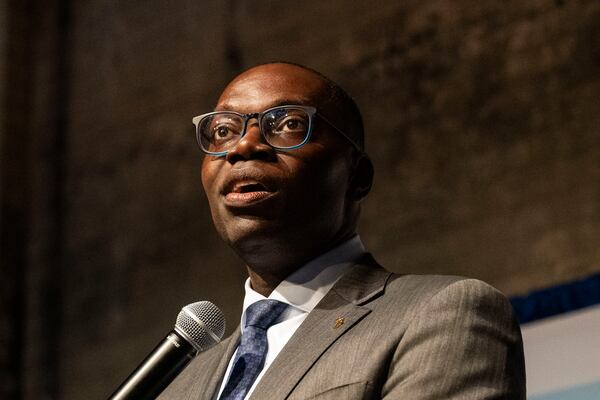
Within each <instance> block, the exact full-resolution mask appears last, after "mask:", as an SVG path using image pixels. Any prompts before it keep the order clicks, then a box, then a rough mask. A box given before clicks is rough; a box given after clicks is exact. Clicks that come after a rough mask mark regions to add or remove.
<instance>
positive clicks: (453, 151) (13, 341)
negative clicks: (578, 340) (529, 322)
mask: <svg viewBox="0 0 600 400" xmlns="http://www.w3.org/2000/svg"><path fill="white" fill-rule="evenodd" d="M0 10H1V12H0V14H1V15H0V17H1V18H0V19H1V20H2V21H8V23H7V24H5V25H4V24H3V25H2V26H3V27H2V28H0V29H2V35H4V36H3V39H2V40H1V41H0V43H2V46H3V49H2V50H3V56H2V58H0V63H1V65H0V71H2V74H3V78H2V81H3V84H2V86H1V87H0V88H1V91H0V94H1V95H2V102H0V104H1V105H2V110H1V111H0V113H1V114H0V115H2V118H1V119H0V121H2V131H0V135H1V136H0V154H2V160H1V162H0V165H1V167H2V170H1V175H0V176H1V180H0V196H1V199H2V208H1V211H0V226H1V227H2V230H1V233H2V237H1V239H2V251H3V253H2V255H1V256H2V271H1V274H2V276H0V280H2V281H3V283H2V288H3V293H2V300H3V304H2V308H1V309H0V321H1V322H2V329H1V330H0V341H1V342H2V343H1V344H2V345H0V349H2V350H0V362H1V363H2V364H1V365H2V372H1V374H2V375H1V376H0V397H1V398H3V399H4V398H6V399H17V398H24V399H65V400H68V399H81V398H87V399H96V398H98V399H101V398H105V397H107V396H108V394H109V393H110V392H111V390H113V389H114V388H115V387H116V385H118V384H119V383H120V381H121V380H122V379H123V378H125V376H126V375H127V373H129V372H130V371H131V369H132V368H133V367H134V366H135V365H137V363H138V362H139V361H141V359H142V357H143V356H144V355H145V354H146V353H147V352H148V351H149V350H150V349H151V348H152V346H153V345H154V344H156V342H157V341H158V340H160V339H161V338H162V336H163V335H164V334H165V333H166V332H167V331H168V330H169V329H170V328H171V327H172V325H173V322H174V318H175V316H176V314H177V312H178V310H179V308H180V307H181V306H182V305H185V304H187V303H190V302H192V301H196V300H200V299H207V300H211V301H213V302H215V303H216V304H218V305H219V306H220V307H221V308H222V309H223V310H224V312H225V314H226V317H227V320H228V332H230V331H231V330H232V329H233V328H235V326H236V325H237V319H238V318H239V312H240V306H241V298H242V283H243V280H244V278H245V276H244V270H243V268H242V265H241V262H240V260H239V259H237V258H236V257H235V256H234V255H233V254H232V253H231V251H230V250H229V249H228V248H226V247H225V245H223V244H222V243H221V242H220V240H219V239H218V237H217V236H216V234H215V232H214V229H213V227H212V222H211V220H210V216H209V211H208V206H207V204H206V201H205V199H204V196H203V193H202V189H201V187H200V181H199V164H200V162H201V158H202V155H201V154H200V151H199V150H198V149H197V147H196V145H195V141H194V134H193V129H192V125H191V117H192V116H194V115H198V114H201V113H203V112H206V111H208V110H210V109H211V108H212V106H213V104H214V102H215V100H216V98H217V96H218V95H219V93H220V90H221V89H222V88H223V86H224V85H225V84H226V83H227V82H228V80H230V79H231V78H232V77H233V76H234V75H235V74H236V73H238V72H240V71H241V70H242V69H244V68H247V67H249V66H252V65H255V64H258V63H262V62H267V61H274V60H287V61H292V62H298V63H301V64H306V65H308V66H311V67H313V68H315V69H317V70H319V71H321V72H323V73H324V74H326V75H328V76H330V77H331V78H332V79H334V80H336V81H337V82H339V83H340V84H341V85H342V86H343V87H345V88H347V89H348V91H349V92H350V93H351V94H352V95H353V96H354V97H355V99H356V100H357V102H358V104H359V105H360V106H361V108H362V110H363V114H364V115H363V116H364V119H365V122H366V128H367V150H368V153H369V154H370V155H371V157H372V159H373V161H374V163H375V168H376V180H375V185H374V188H373V192H372V193H371V195H370V196H369V198H368V199H367V200H366V202H365V204H364V208H363V218H362V225H361V230H360V232H361V236H362V238H363V240H364V242H365V243H366V244H367V247H368V248H369V249H370V250H371V251H372V252H373V253H374V254H375V256H376V258H377V259H378V260H379V261H380V262H381V263H382V264H384V265H385V266H386V267H388V268H389V269H391V270H394V271H397V272H402V273H446V274H461V275H468V276H472V277H477V278H480V279H483V280H486V281H487V282H489V283H491V284H493V285H495V286H496V287H498V288H499V289H501V290H503V291H504V292H505V293H506V294H508V295H513V294H519V293H525V292H527V291H529V290H532V289H535V288H540V287H544V286H547V285H552V284H556V283H559V282H563V281H566V280H571V279H576V278H578V277H582V276H586V275H588V274H590V273H592V272H595V271H600V246H598V243H600V132H599V130H600V95H599V94H600V2H598V1H596V0H587V1H586V0H579V1H560V0H554V1H552V0H526V1H503V2H499V1H472V0H459V1H454V2H447V1H434V0H428V1H403V2H397V1H378V2H372V1H341V0H333V1H327V2H322V1H317V0H310V1H304V2H302V3H301V4H300V3H298V2H296V3H294V2H280V1H279V2H275V1H266V0H255V1H246V0H227V1H222V0H209V1H201V2H199V1H186V0H177V1H171V2H165V1H163V2H161V1H127V2H125V1H122V2H117V1H109V0H87V1H59V0H53V1H46V2H38V1H34V0H30V1H25V2H17V1H3V2H2V7H1V8H0ZM7 346H8V347H7ZM7 348H10V349H13V350H11V351H8V350H6V349H7Z"/></svg>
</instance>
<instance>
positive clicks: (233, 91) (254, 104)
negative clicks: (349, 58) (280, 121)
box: [216, 65, 326, 113]
mask: <svg viewBox="0 0 600 400" xmlns="http://www.w3.org/2000/svg"><path fill="white" fill-rule="evenodd" d="M325 87H326V85H325V82H324V80H323V79H322V78H321V77H319V76H318V75H316V74H314V73H312V72H310V71H306V70H304V69H301V68H299V67H295V66H291V65H290V66H288V65H267V66H261V67H256V68H253V69H251V70H249V71H246V72H244V73H243V74H241V75H239V76H238V77H237V78H235V79H234V80H233V81H232V82H231V83H230V84H229V85H227V87H226V88H225V90H224V91H223V93H222V94H221V97H220V98H219V101H218V103H217V107H216V109H217V110H234V111H238V112H242V113H249V112H259V111H263V110H266V109H267V108H270V107H274V106H277V105H282V104H300V105H311V106H316V107H318V106H319V104H317V103H318V102H319V99H320V98H322V95H323V93H324V89H325Z"/></svg>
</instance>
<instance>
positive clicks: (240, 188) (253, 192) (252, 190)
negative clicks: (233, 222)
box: [225, 181, 275, 206]
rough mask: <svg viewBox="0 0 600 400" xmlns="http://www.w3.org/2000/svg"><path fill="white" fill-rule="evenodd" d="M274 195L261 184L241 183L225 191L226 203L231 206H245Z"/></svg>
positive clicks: (255, 182) (254, 182)
mask: <svg viewBox="0 0 600 400" xmlns="http://www.w3.org/2000/svg"><path fill="white" fill-rule="evenodd" d="M274 193H275V192H274V191H272V190H270V189H269V188H267V187H266V186H265V185H264V184H262V183H261V182H257V181H240V182H235V183H234V184H233V185H232V186H231V187H230V188H228V189H227V190H226V191H225V201H226V203H227V204H228V205H231V206H245V205H249V204H251V203H256V202H259V201H261V200H264V199H266V198H268V197H271V196H272V195H273V194H274Z"/></svg>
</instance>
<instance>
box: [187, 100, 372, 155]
mask: <svg viewBox="0 0 600 400" xmlns="http://www.w3.org/2000/svg"><path fill="white" fill-rule="evenodd" d="M280 108H284V109H286V108H295V109H301V110H303V111H304V112H306V114H307V115H308V128H307V132H306V137H305V138H304V140H303V141H302V143H299V144H297V145H294V146H290V147H278V146H274V145H272V144H271V143H269V141H268V139H267V137H266V136H265V132H264V131H263V129H262V119H263V117H264V116H265V114H267V113H269V112H271V111H273V110H276V109H280ZM222 113H229V114H234V115H237V116H239V117H241V118H242V120H243V122H244V125H243V126H242V131H241V133H240V135H239V139H238V141H237V142H236V145H237V143H239V141H240V140H242V138H243V137H244V136H245V135H246V133H247V132H248V121H250V120H251V119H256V120H257V122H258V127H259V128H260V134H261V136H262V138H263V139H264V141H265V143H266V144H268V145H269V146H271V147H272V148H273V149H275V150H277V151H290V150H296V149H298V148H300V147H302V146H304V145H305V144H306V143H308V141H309V140H310V138H311V136H312V129H313V120H314V117H315V116H317V117H319V118H321V119H322V120H323V121H324V122H326V123H327V125H329V126H330V127H332V128H333V129H335V130H336V131H337V132H338V133H339V134H340V135H342V137H344V138H345V139H346V140H347V141H348V142H350V144H352V146H353V147H354V148H355V149H356V150H357V151H358V152H360V153H362V152H363V150H362V149H361V148H360V146H359V145H358V144H356V143H355V142H354V140H353V139H351V138H350V136H349V135H347V134H346V133H345V132H344V131H342V130H341V129H340V128H338V127H337V126H335V125H334V124H333V123H332V122H331V121H329V120H328V119H327V118H325V117H324V116H323V114H320V113H318V112H317V108H316V107H312V106H302V105H294V104H285V105H280V106H275V107H270V108H267V109H266V110H264V111H262V112H254V113H248V114H242V113H239V112H237V111H228V110H222V111H211V112H208V113H205V114H201V115H198V116H195V117H193V118H192V123H193V124H194V126H195V127H196V142H197V143H198V146H199V147H200V150H202V151H203V152H204V153H205V154H208V155H211V156H215V157H222V156H225V155H227V154H229V152H230V151H231V150H226V151H217V152H213V151H208V150H205V149H204V147H203V146H202V142H201V140H200V132H199V126H200V121H202V120H203V119H204V118H206V117H210V116H211V115H217V114H222ZM234 147H235V146H234Z"/></svg>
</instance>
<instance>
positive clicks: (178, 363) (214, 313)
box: [109, 301, 225, 400]
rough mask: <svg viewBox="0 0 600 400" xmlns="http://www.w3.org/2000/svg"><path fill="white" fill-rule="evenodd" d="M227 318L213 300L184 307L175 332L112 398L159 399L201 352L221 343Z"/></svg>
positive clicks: (178, 317) (112, 399) (131, 399)
mask: <svg viewBox="0 0 600 400" xmlns="http://www.w3.org/2000/svg"><path fill="white" fill-rule="evenodd" d="M224 332H225V317H224V316H223V313H222V312H221V310H219V308H218V307H217V306H215V305H214V304H213V303H211V302H209V301H199V302H197V303H192V304H188V305H187V306H185V307H183V308H182V309H181V311H180V312H179V315H178V316H177V321H176V322H175V329H173V330H172V331H171V332H170V333H169V334H168V335H167V336H166V337H165V338H164V339H163V340H162V341H161V342H160V343H159V344H158V345H157V346H156V347H155V348H154V350H152V352H151V353H150V354H149V355H148V356H147V357H146V358H145V359H144V361H142V363H141V364H140V365H139V366H138V367H137V368H136V369H135V370H134V371H133V372H132V373H131V375H129V377H128V378H127V379H125V381H124V382H123V383H122V384H121V385H120V386H119V387H118V388H117V390H116V391H115V392H114V393H113V394H112V395H111V396H110V397H109V400H142V399H143V400H150V399H155V398H156V397H157V396H158V395H159V394H160V393H161V392H162V391H163V390H164V389H165V388H166V387H167V386H168V385H169V383H171V382H172V381H173V379H175V377H176V376H177V375H179V373H180V372H181V371H182V370H183V369H184V368H185V367H186V366H187V364H188V363H189V362H190V361H191V360H192V358H194V357H195V356H196V355H197V354H198V353H200V352H203V351H205V350H208V349H209V348H211V347H212V346H214V345H216V344H217V343H219V342H220V341H221V338H222V337H223V333H224Z"/></svg>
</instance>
